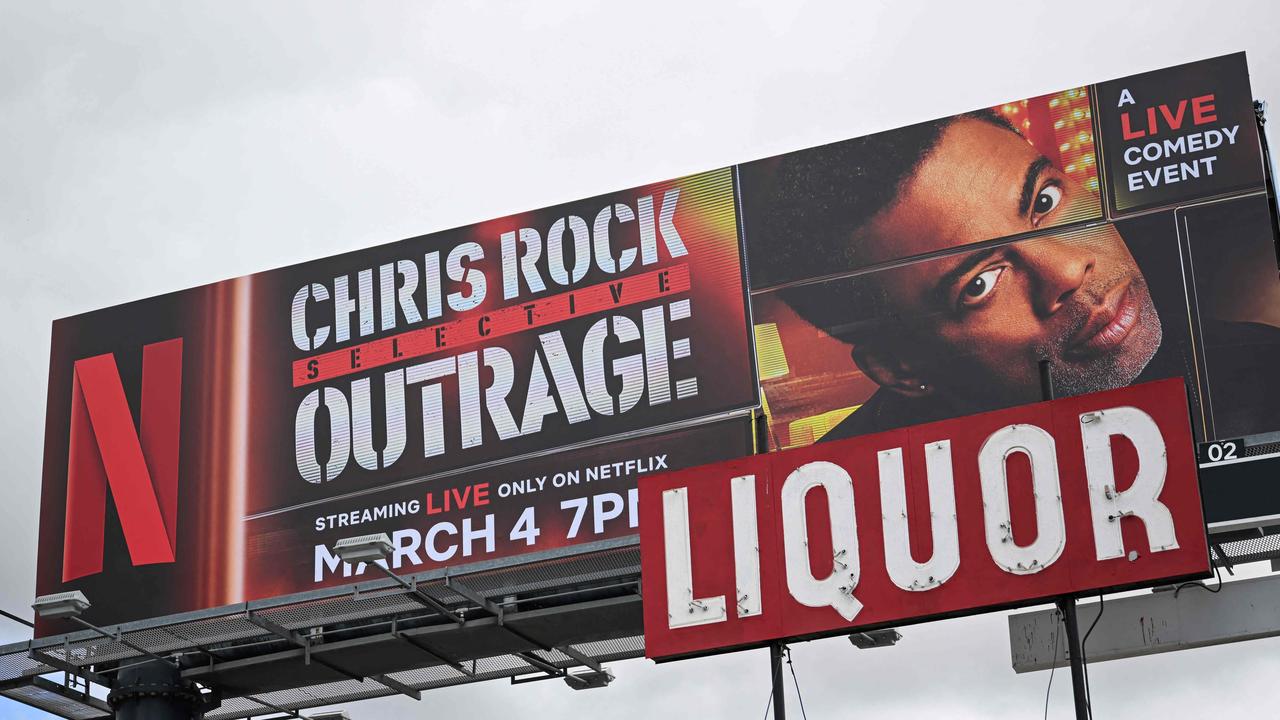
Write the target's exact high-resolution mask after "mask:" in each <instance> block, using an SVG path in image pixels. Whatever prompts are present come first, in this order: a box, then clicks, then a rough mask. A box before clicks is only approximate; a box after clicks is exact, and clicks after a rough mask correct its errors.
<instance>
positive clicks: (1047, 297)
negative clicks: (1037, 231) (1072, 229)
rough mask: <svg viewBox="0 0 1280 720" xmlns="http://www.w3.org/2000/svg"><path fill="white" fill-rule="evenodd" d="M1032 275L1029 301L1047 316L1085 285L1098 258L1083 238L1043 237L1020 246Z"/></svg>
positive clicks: (1037, 310) (1040, 312) (1039, 312)
mask: <svg viewBox="0 0 1280 720" xmlns="http://www.w3.org/2000/svg"><path fill="white" fill-rule="evenodd" d="M1019 254H1021V255H1022V257H1023V260H1024V262H1026V264H1027V268H1028V270H1029V273H1030V276H1031V278H1032V302H1033V303H1034V305H1035V308H1036V312H1037V313H1038V314H1039V315H1041V316H1043V317H1047V316H1049V315H1052V314H1054V313H1056V312H1057V311H1058V310H1060V309H1062V307H1063V306H1064V305H1066V304H1067V303H1068V302H1070V301H1071V297H1072V296H1073V295H1075V294H1076V292H1077V291H1079V290H1080V289H1081V288H1082V287H1084V284H1085V281H1086V279H1087V278H1088V277H1089V273H1091V272H1093V267H1094V265H1095V264H1096V262H1097V259H1096V257H1095V255H1094V252H1093V247H1092V245H1091V244H1090V243H1088V242H1086V241H1085V240H1084V239H1083V238H1058V237H1044V238H1037V239H1035V240H1027V241H1024V243H1023V247H1021V248H1019Z"/></svg>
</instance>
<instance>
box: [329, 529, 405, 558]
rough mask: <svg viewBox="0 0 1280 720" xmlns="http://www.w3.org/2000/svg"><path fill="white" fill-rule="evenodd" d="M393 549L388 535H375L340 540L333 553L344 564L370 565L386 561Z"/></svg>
mask: <svg viewBox="0 0 1280 720" xmlns="http://www.w3.org/2000/svg"><path fill="white" fill-rule="evenodd" d="M393 547H394V546H393V545H392V544H391V536H390V535H387V534H386V533H377V534H374V535H359V536H357V537H349V538H342V539H341V540H339V541H338V542H337V543H335V544H334V546H333V551H334V552H335V553H337V554H338V557H340V558H342V560H343V561H344V562H349V563H371V562H374V561H376V560H385V559H387V556H389V555H390V554H391V550H392V549H393Z"/></svg>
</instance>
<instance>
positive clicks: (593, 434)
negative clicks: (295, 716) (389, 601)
mask: <svg viewBox="0 0 1280 720" xmlns="http://www.w3.org/2000/svg"><path fill="white" fill-rule="evenodd" d="M1272 207H1273V206H1272V205H1271V203H1270V199H1269V198H1268V196H1267V192H1266V186H1265V174H1264V166H1263V158H1262V152H1261V147H1260V136H1259V134H1258V131H1257V125H1256V118H1255V116H1254V111H1253V106H1252V96H1251V92H1250V89H1249V82H1248V75H1247V68H1246V66H1245V61H1244V55H1243V54H1235V55H1227V56H1223V57H1219V58H1214V59H1209V60H1204V61H1200V62H1196V63H1191V64H1188V65H1182V66H1178V67H1173V68H1167V69H1164V70H1158V71H1154V72H1148V73H1144V74H1142V75H1135V76H1131V77H1128V78H1123V79H1119V80H1113V81H1110V82H1104V83H1100V84H1096V85H1089V86H1081V87H1075V88H1069V89H1066V90H1062V91H1060V92H1055V93H1050V94H1046V95H1041V96H1037V97H1033V98H1028V99H1025V100H1020V101H1012V102H1008V103H1003V104H1000V105H996V106H993V107H989V108H985V109H982V110H978V111H975V112H971V113H964V114H961V115H956V116H952V117H949V118H943V119H940V120H935V121H932V122H926V123H921V124H918V125H913V126H910V127H906V128H901V129H898V130H891V131H887V132H883V133H878V134H875V135H870V136H867V137H863V138H857V139H853V140H847V141H842V142H837V143H833V144H830V145H825V146H821V147H817V148H811V149H807V150H800V151H797V152H792V153H788V154H785V155H780V156H777V157H773V158H766V159H762V160H756V161H753V162H748V163H743V164H741V165H736V166H733V167H729V168H723V169H719V170H714V171H711V172H706V173H701V174H697V175H692V176H689V177H684V178H680V179H676V180H671V181H666V182H660V183H654V184H651V185H647V186H644V187H639V188H634V189H631V190H625V191H620V192H614V193H609V194H605V195H600V196H597V197H593V198H588V199H585V200H580V201H575V202H570V203H565V204H563V205H559V206H555V207H551V208H546V209H542V210H537V211H532V212H528V213H523V214H520V215H515V216H511V217H506V218H502V219H498V220H493V221H489V222H483V223H478V224H475V225H471V226H467V227H462V228H456V229H453V230H447V231H443V232H438V233H433V234H430V235H424V236H421V237H417V238H411V239H408V240H402V241H400V242H396V243H391V244H388V245H383V246H379V247H374V248H368V249H364V250H360V251H356V252H352V253H347V254H343V255H339V256H336V257H331V258H324V259H319V260H314V261H311V262H306V263H302V264H299V265H294V266H290V267H286V268H281V269H277V270H272V271H268V272H263V273H259V274H256V275H251V276H247V277H243V278H237V279H234V280H228V281H224V282H219V283H214V284H211V285H206V286H203V287H199V288H194V289H190V290H185V291H181V292H176V293H172V294H169V295H165V296H161V297H157V298H151V299H148V300H141V301H137V302H133V303H129V304H126V305H121V306H117V307H113V308H108V309H104V310H98V311H95V312H90V313H86V314H84V315H79V316H76V317H71V318H66V319H62V320H58V321H57V322H55V323H54V328H53V335H52V349H51V359H50V373H49V395H48V398H49V399H48V404H47V414H46V433H45V446H44V452H45V462H44V471H43V480H42V482H43V491H42V505H41V521H40V528H41V529H40V558H39V563H38V571H37V590H38V592H39V593H42V594H43V593H49V592H56V591H61V590H72V589H79V590H83V591H84V592H85V593H86V594H87V595H88V596H89V597H90V598H91V599H92V600H93V602H94V606H95V608H94V613H96V614H95V615H94V616H93V618H92V619H95V620H97V621H99V622H116V621H123V620H129V619H135V618H142V617H152V616H156V615H163V614H167V613H172V612H180V611H184V610H193V609H199V608H207V607H212V606H218V605H225V604H228V603H235V602H241V601H244V600H249V599H255V598H263V597H274V596H277V595H282V594H292V593H297V592H303V591H308V590H314V589H317V588H323V587H328V586H331V585H335V584H337V585H340V584H343V583H344V582H351V581H353V580H354V579H356V578H357V577H358V571H359V569H358V568H355V569H352V568H346V567H344V566H342V565H341V564H335V560H334V557H333V554H332V550H331V548H332V544H333V542H335V541H336V540H337V539H340V538H342V537H344V536H347V535H353V534H364V533H365V532H373V531H385V532H388V533H389V534H392V535H393V536H394V537H396V538H398V539H397V544H398V547H399V548H400V552H399V554H398V556H397V557H398V561H397V567H398V568H399V569H401V570H402V571H404V572H415V571H418V570H425V569H431V568H435V567H439V566H441V565H452V564H458V563H466V562H470V561H474V560H483V559H488V558H492V557H497V556H502V555H509V554H519V553H522V552H528V551H537V550H547V549H554V548H559V547H564V546H566V545H568V544H573V543H577V542H582V541H584V538H585V539H593V538H595V537H597V536H598V537H609V536H612V534H615V533H621V534H633V533H634V532H635V531H636V528H635V524H634V520H635V518H634V516H633V515H632V513H633V508H632V506H631V505H629V504H627V503H629V502H630V499H631V498H632V497H633V495H632V494H631V491H632V490H634V488H635V479H636V478H637V477H639V476H640V475H642V474H644V473H647V472H653V471H660V470H674V469H679V468H684V467H690V466H692V465H697V464H703V463H708V462H716V461H720V460H725V459H729V458H733V457H739V456H742V455H745V454H747V453H749V452H750V451H751V450H753V449H755V446H754V444H753V439H754V436H753V435H752V433H751V432H750V431H749V430H748V429H747V427H746V426H747V422H746V418H747V416H748V414H750V413H752V412H754V411H755V410H756V409H759V410H760V411H762V412H763V415H764V418H765V430H766V432H764V433H762V435H764V436H765V446H766V447H765V448H764V449H768V450H780V449H787V448H799V447H804V446H808V445H811V444H814V443H816V442H831V441H835V440H839V439H844V438H851V437H857V436H862V435H866V434H870V433H877V432H882V431H888V430H893V429H896V428H902V427H908V426H914V425H919V424H922V423H929V422H935V421H941V420H946V419H948V418H954V417H960V416H965V415H970V414H974V413H980V412H986V411H990V410H996V409H1000V408H1007V407H1015V406H1018V405H1022V404H1026V403H1029V402H1033V401H1035V400H1038V399H1039V398H1040V387H1039V380H1038V368H1039V365H1040V363H1041V362H1043V361H1047V362H1048V363H1049V364H1050V366H1051V371H1052V375H1053V378H1054V381H1055V384H1056V387H1057V390H1058V394H1059V395H1065V396H1071V395H1081V394H1087V393H1092V392H1098V391H1104V390H1109V389H1114V388H1120V387H1125V386H1128V385H1131V384H1135V383H1142V382H1147V381H1152V380H1158V379H1163V378H1170V377H1174V378H1180V379H1182V380H1183V381H1184V382H1185V384H1186V387H1187V388H1188V392H1189V395H1190V405H1191V414H1192V418H1193V421H1192V433H1193V436H1194V438H1195V439H1196V440H1197V441H1199V442H1204V443H1210V442H1213V441H1230V442H1231V443H1234V444H1233V445H1230V447H1232V448H1240V449H1241V450H1240V451H1241V453H1251V452H1253V451H1254V450H1256V449H1257V447H1259V446H1258V445H1257V443H1258V442H1261V440H1259V438H1265V437H1267V436H1266V435H1265V434H1266V433H1274V432H1278V431H1280V377H1277V373H1276V372H1275V371H1274V368H1276V367H1280V279H1278V278H1277V258H1276V237H1277V233H1276V226H1275V217H1274V214H1273V210H1272ZM1224 447H1227V446H1226V445H1223V446H1221V447H1219V446H1217V445H1214V446H1211V447H1210V450H1212V451H1213V452H1217V453H1218V454H1219V455H1222V456H1223V457H1226V454H1225V453H1226V451H1225V450H1223V448H1224ZM1214 448H1216V450H1214ZM1251 448H1252V449H1251ZM1232 452H1235V451H1234V450H1233V451H1232ZM656 457H662V458H663V462H662V464H659V463H657V461H653V460H652V458H656ZM646 458H647V459H649V460H646ZM1274 459H1275V461H1276V463H1277V464H1278V465H1280V445H1278V446H1277V454H1276V456H1275V458H1274ZM1232 462H1234V460H1232ZM619 463H621V465H619ZM606 466H607V467H610V468H613V467H619V468H621V469H622V474H623V477H621V478H619V477H618V471H612V470H611V474H610V476H609V479H608V482H609V483H610V484H609V485H607V486H606V485H604V484H603V482H602V478H601V471H600V468H603V467H606ZM1244 467H1245V464H1240V465H1231V466H1224V467H1222V468H1219V470H1220V471H1221V472H1222V473H1225V474H1227V475H1229V476H1230V478H1229V483H1230V486H1231V487H1230V493H1228V494H1227V495H1229V498H1228V497H1227V495H1223V496H1222V498H1223V500H1222V502H1218V501H1216V499H1215V498H1216V497H1217V496H1215V490H1214V487H1213V486H1209V487H1208V488H1207V494H1208V497H1207V499H1206V504H1207V506H1210V507H1211V508H1212V510H1213V513H1214V520H1215V521H1229V520H1240V519H1242V518H1245V517H1246V516H1247V517H1249V518H1251V520H1250V521H1251V522H1252V521H1254V520H1256V517H1257V516H1267V515H1274V516H1275V517H1276V518H1280V495H1276V496H1275V498H1274V502H1273V503H1272V504H1271V505H1268V504H1267V503H1262V502H1256V501H1254V500H1255V499H1257V498H1260V497H1261V496H1262V493H1265V492H1269V490H1268V488H1269V487H1270V486H1269V484H1268V480H1267V478H1269V477H1272V476H1273V475H1272V474H1268V473H1259V472H1241V470H1242V469H1243V468H1244ZM1250 467H1251V468H1252V469H1254V470H1256V468H1257V466H1256V465H1253V466H1250ZM592 468H595V469H594V470H593V469H592ZM557 477H561V478H562V480H561V481H562V482H563V483H565V484H564V485H561V486H555V485H553V484H552V483H554V482H555V478H557ZM571 477H576V478H577V480H576V481H573V480H569V479H568V478H571ZM586 478H592V479H591V482H590V484H588V482H587V480H585V479H586ZM1215 478H1217V476H1215ZM538 480H543V482H542V483H541V484H540V483H539V482H538ZM1227 482H1228V481H1223V482H1222V483H1221V484H1222V487H1223V488H1226V486H1227ZM1214 484H1215V485H1217V484H1219V480H1217V479H1215V481H1214ZM535 488H536V489H535ZM597 496H599V498H598V499H597ZM619 498H621V502H622V503H623V505H622V506H621V507H620V506H618V505H617V503H618V502H619ZM1242 498H1244V499H1245V501H1244V502H1241V501H1240V500H1241V499H1242ZM565 503H570V505H567V506H566V505H564V504H565ZM582 503H585V505H582ZM597 503H598V504H597ZM580 507H581V508H585V509H582V510H581V512H582V513H587V512H588V510H590V512H591V513H592V514H593V515H592V516H587V515H585V514H584V515H582V516H581V517H578V518H577V519H576V521H575V519H574V517H573V516H574V515H575V514H576V513H577V512H578V508H580ZM527 513H532V518H530V516H528V515H527ZM597 517H603V518H604V520H603V521H602V522H603V523H604V524H603V525H600V526H599V532H596V529H597V525H596V524H595V518H597ZM531 521H536V522H533V524H530V522H531ZM575 523H576V524H575ZM573 527H576V528H577V529H578V530H579V532H577V533H574V532H571V528H573ZM583 527H589V528H590V529H591V531H592V532H591V533H590V534H583V532H582V528H583ZM534 530H540V531H541V532H539V533H534ZM468 538H470V539H469V540H468ZM43 631H44V630H43V629H42V632H43Z"/></svg>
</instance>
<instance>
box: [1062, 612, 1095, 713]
mask: <svg viewBox="0 0 1280 720" xmlns="http://www.w3.org/2000/svg"><path fill="white" fill-rule="evenodd" d="M1058 611H1059V612H1061V613H1062V624H1063V625H1065V626H1066V628H1067V653H1068V655H1069V659H1070V660H1071V695H1072V698H1073V699H1074V700H1075V704H1076V720H1089V693H1088V690H1087V689H1086V688H1085V684H1084V651H1083V649H1082V648H1081V647H1080V622H1079V620H1078V619H1077V618H1076V600H1075V598H1071V597H1064V598H1061V599H1059V600H1058Z"/></svg>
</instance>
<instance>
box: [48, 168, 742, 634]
mask: <svg viewBox="0 0 1280 720" xmlns="http://www.w3.org/2000/svg"><path fill="white" fill-rule="evenodd" d="M733 190H734V186H733V180H732V173H731V171H730V170H728V169H723V170H717V171H713V172H708V173H703V174H700V175H696V176H691V177H687V178H682V179H678V180H673V181H669V182H664V183H657V184H654V185H650V186H646V187H641V188H636V189H633V190H628V191H624V192H618V193H612V194H608V195H601V196H598V197H595V198H590V199H587V200H582V201H578V202H573V203H568V204H565V205H561V206H557V207H552V208H546V209H544V210H540V211H536V212H530V213H526V214H522V215H518V216H513V217H508V218H503V219H501V220H494V221H490V222H487V223H481V224H478V225H473V226H469V227H463V228H458V229H455V230H448V231H444V232H439V233H435V234H431V235H426V236H422V237H418V238H412V239H408V240H403V241H400V242H397V243H392V244H389V245H383V246H380V247H374V248H369V249H366V250H360V251H356V252H352V253H347V254H345V255H340V256H337V257H332V258H325V259H321V260H315V261H312V262H308V263H303V264H300V265H295V266H291V267H286V268H282V269H278V270H272V271H268V272H264V273H260V274H257V275H252V276H248V277H243V278H238V279H235V280H229V281H225V282H220V283H215V284H212V285H207V286H204V287H199V288H194V289H191V290H185V291H181V292H177V293H173V294H170V295H165V296H161V297H156V298H151V299H148V300H142V301H138V302H134V303H129V304H126V305H121V306H118V307H113V308H108V309H105V310H99V311H95V312H91V313H87V314H85V315H80V316H76V317H72V318H66V319H63V320H59V321H57V322H55V323H54V327H53V337H52V359H51V363H50V381H49V400H48V415H47V420H46V425H47V427H46V444H45V465H44V488H43V495H42V507H41V530H40V532H41V538H40V553H41V556H40V562H39V567H38V578H37V591H38V593H40V594H44V593H49V592H55V591H59V590H64V589H79V590H82V591H84V592H85V594H86V595H87V596H88V597H89V598H90V599H91V601H92V602H93V603H94V608H93V610H92V611H91V612H92V613H93V615H92V617H91V619H95V620H98V621H100V622H119V621H125V620H132V619H140V618H146V617H153V616H158V615H165V614H171V613H175V612H182V611H187V610H197V609H202V608H207V607H214V606H220V605H226V604H231V603H237V602H242V601H245V600H251V599H257V598H263V597H272V596H275V595H279V594H288V593H297V592H301V591H307V590H313V589H316V588H320V587H325V586H328V585H333V584H342V583H343V582H353V581H354V579H353V577H355V574H356V572H357V571H355V570H353V569H351V568H349V567H343V566H341V565H338V566H336V567H335V566H334V561H333V556H332V554H331V553H330V552H329V549H328V548H329V547H331V546H332V544H333V543H334V542H336V541H337V540H338V539H340V538H342V537H347V536H351V535H359V534H365V533H368V532H373V531H382V530H386V531H388V532H390V533H392V534H393V536H394V537H396V538H398V542H400V543H403V544H402V545H401V546H400V548H399V550H398V555H397V559H396V562H395V564H396V566H397V567H398V568H399V569H400V570H402V571H404V572H412V571H415V570H425V569H431V568H435V567H439V566H442V565H450V564H459V563H465V562H474V561H477V560H486V559H492V558H495V557H501V556H505V555H510V554H513V553H523V552H534V551H543V550H548V549H554V548H558V547H563V546H565V545H570V544H575V543H581V542H587V541H591V540H596V539H600V538H602V537H608V536H611V535H617V534H619V533H633V532H634V527H635V522H634V516H635V511H634V507H633V506H632V503H630V500H631V497H632V494H633V493H632V491H633V490H634V487H635V484H634V483H635V477H636V476H637V475H639V474H641V473H645V472H651V471H655V470H660V469H667V468H674V467H687V466H689V465H690V464H700V463H705V462H711V461H714V460H719V459H724V458H727V457H735V456H738V455H740V454H743V453H745V452H749V450H750V448H751V442H752V436H751V434H750V432H749V430H748V428H747V421H746V415H744V412H746V411H748V410H749V408H751V407H754V406H756V405H757V404H758V400H757V384H756V381H755V378H754V367H753V362H752V354H751V343H750V329H749V324H748V319H747V318H748V316H747V310H746V302H745V293H746V287H745V279H744V268H743V263H742V245H741V242H740V239H739V232H738V218H737V208H736V203H735V200H734V192H733ZM734 418H736V419H734ZM606 440H611V441H615V442H612V443H605V444H601V443H602V442H603V441H606ZM515 458H519V459H521V460H522V462H521V463H518V464H511V463H510V461H511V460H512V459H515ZM579 501H581V502H583V503H586V504H587V505H586V510H585V511H584V512H588V511H589V514H588V515H587V516H585V517H584V516H582V515H578V514H577V512H578V508H579V505H578V504H577V503H578V502H579ZM602 523H603V524H602ZM317 568H319V569H317ZM363 570H364V568H359V569H358V571H359V572H363ZM355 579H359V578H355ZM45 629H46V628H44V627H42V631H44V630H45Z"/></svg>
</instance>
